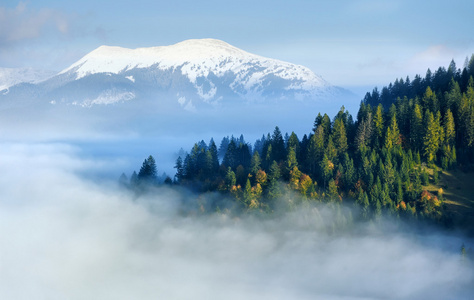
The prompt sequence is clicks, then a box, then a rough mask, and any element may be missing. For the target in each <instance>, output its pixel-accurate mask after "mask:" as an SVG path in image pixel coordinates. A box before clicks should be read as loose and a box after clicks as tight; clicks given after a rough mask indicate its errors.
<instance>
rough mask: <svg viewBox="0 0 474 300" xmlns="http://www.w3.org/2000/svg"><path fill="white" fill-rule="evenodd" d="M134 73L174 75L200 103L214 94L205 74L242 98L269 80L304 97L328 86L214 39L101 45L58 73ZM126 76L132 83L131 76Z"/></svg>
mask: <svg viewBox="0 0 474 300" xmlns="http://www.w3.org/2000/svg"><path fill="white" fill-rule="evenodd" d="M134 69H135V70H136V69H143V70H145V69H148V70H150V69H152V70H162V71H170V70H171V71H177V70H179V72H180V73H181V74H182V75H184V76H185V77H186V78H187V79H188V80H189V82H190V83H191V84H193V85H194V87H195V88H196V91H197V93H198V95H199V96H200V97H201V98H202V99H205V100H206V99H210V98H213V97H215V96H216V94H217V87H216V86H217V85H218V83H216V82H214V81H215V80H210V79H209V75H210V74H212V75H213V76H215V77H217V78H223V77H225V76H229V74H232V76H233V80H232V82H230V84H229V87H230V88H231V90H233V91H234V92H235V93H237V94H241V95H245V94H253V93H255V92H257V94H258V92H259V91H260V92H263V90H264V87H265V81H266V80H268V78H269V77H270V76H272V78H273V77H275V78H277V79H281V80H284V81H287V82H286V87H285V89H286V90H295V91H305V92H308V91H312V90H321V89H325V88H328V87H330V84H329V83H328V82H326V81H325V80H324V79H322V78H321V77H319V76H316V75H315V74H314V73H313V72H312V71H311V70H309V69H308V68H306V67H303V66H299V65H294V64H291V63H287V62H283V61H279V60H275V59H269V58H264V57H261V56H258V55H254V54H251V53H248V52H245V51H243V50H240V49H238V48H236V47H234V46H231V45H229V44H227V43H225V42H223V41H219V40H215V39H200V40H187V41H183V42H180V43H177V44H175V45H171V46H162V47H151V48H138V49H126V48H121V47H111V46H101V47H99V48H97V49H96V50H94V51H92V52H90V53H89V54H87V55H86V56H84V57H83V58H82V59H80V60H79V61H78V62H76V63H74V64H73V65H71V66H70V67H69V68H67V69H65V70H63V71H62V72H61V73H60V74H73V75H74V76H75V79H76V80H77V79H81V78H84V77H86V76H90V75H93V74H100V73H109V74H127V72H130V71H131V70H134ZM126 77H127V78H128V79H129V80H130V81H132V82H135V78H134V77H133V76H130V75H129V76H126ZM200 79H205V82H206V83H207V85H206V86H207V87H208V88H205V89H204V90H203V84H202V80H201V81H200Z"/></svg>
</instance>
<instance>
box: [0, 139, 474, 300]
mask: <svg viewBox="0 0 474 300" xmlns="http://www.w3.org/2000/svg"><path fill="white" fill-rule="evenodd" d="M81 154H82V152H81V150H80V149H78V148H77V147H75V146H71V145H68V144H42V143H40V144H5V143H4V144H2V145H1V147H0V165H1V166H2V169H3V172H4V176H1V177H0V282H1V284H0V298H1V299H470V298H471V297H472V295H473V292H474V287H473V283H474V272H473V268H472V267H473V266H472V264H471V263H470V262H469V261H468V260H466V259H462V258H461V256H460V246H461V244H462V243H463V242H464V243H466V246H472V241H470V240H468V239H466V238H464V237H462V236H460V235H448V234H447V233H442V232H438V231H434V230H433V231H429V232H424V233H420V232H415V231H411V230H410V229H409V227H407V226H404V225H402V224H394V223H376V224H359V225H354V226H355V227H353V228H348V229H347V228H346V229H344V230H336V231H330V230H329V231H328V230H326V227H325V226H322V225H321V220H323V219H329V220H330V219H331V218H333V216H332V215H331V214H332V212H331V211H329V210H327V209H325V208H324V207H315V208H313V209H311V210H310V211H308V210H298V209H297V210H296V211H294V212H292V213H287V214H284V215H282V216H278V217H275V218H256V217H251V216H244V217H242V218H234V217H230V216H227V215H225V214H211V215H196V214H191V215H183V214H181V213H180V211H181V210H180V202H181V201H182V200H183V198H184V197H190V196H188V195H184V194H182V193H179V192H177V191H175V190H171V189H159V190H157V191H156V192H155V193H153V194H151V195H146V196H142V197H139V198H136V197H135V196H134V195H133V194H131V193H130V192H128V191H126V190H122V189H120V188H118V186H117V184H116V182H112V181H110V182H109V181H105V180H104V181H100V180H97V178H95V177H90V174H93V173H94V172H101V170H102V169H106V168H110V167H114V166H115V167H116V166H117V164H119V165H120V161H113V160H102V159H100V158H93V157H90V156H87V157H83V156H82V155H81ZM91 178H94V179H93V180H92V179H91ZM189 201H194V198H192V199H190V200H189Z"/></svg>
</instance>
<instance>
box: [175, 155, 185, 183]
mask: <svg viewBox="0 0 474 300" xmlns="http://www.w3.org/2000/svg"><path fill="white" fill-rule="evenodd" d="M174 168H175V169H176V175H175V176H174V177H175V181H176V182H180V181H181V180H182V179H183V178H184V168H183V159H182V158H181V156H178V158H177V159H176V164H175V166H174Z"/></svg>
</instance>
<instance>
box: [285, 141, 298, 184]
mask: <svg viewBox="0 0 474 300" xmlns="http://www.w3.org/2000/svg"><path fill="white" fill-rule="evenodd" d="M294 167H298V161H297V160H296V153H295V149H293V148H290V149H289V151H288V155H287V157H286V161H285V174H286V178H289V175H290V172H291V171H292V170H293V168H294Z"/></svg>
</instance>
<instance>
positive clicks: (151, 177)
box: [138, 155, 157, 183]
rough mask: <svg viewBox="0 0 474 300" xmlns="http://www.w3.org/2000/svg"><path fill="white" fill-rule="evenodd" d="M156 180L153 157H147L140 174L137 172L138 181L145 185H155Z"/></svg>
mask: <svg viewBox="0 0 474 300" xmlns="http://www.w3.org/2000/svg"><path fill="white" fill-rule="evenodd" d="M156 179H157V169H156V163H155V159H154V158H153V156H151V155H150V156H148V158H147V159H145V160H144V161H143V164H142V167H141V168H140V172H138V180H139V181H140V182H146V183H155V182H156Z"/></svg>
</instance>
